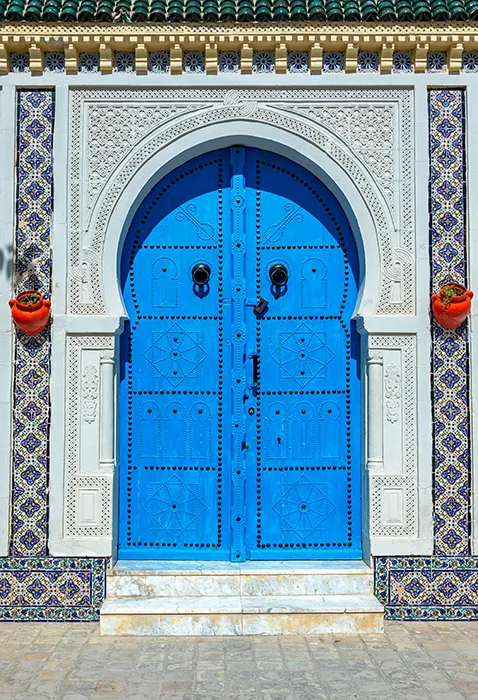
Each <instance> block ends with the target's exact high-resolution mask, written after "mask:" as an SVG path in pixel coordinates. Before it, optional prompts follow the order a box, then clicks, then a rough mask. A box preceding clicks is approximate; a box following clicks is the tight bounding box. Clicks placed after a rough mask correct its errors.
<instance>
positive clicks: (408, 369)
mask: <svg viewBox="0 0 478 700" xmlns="http://www.w3.org/2000/svg"><path fill="white" fill-rule="evenodd" d="M369 351H370V353H374V354H376V353H378V352H380V353H381V354H382V355H383V362H384V376H383V388H382V392H383V399H384V400H383V405H384V411H383V416H382V426H381V427H382V430H383V445H384V462H383V468H382V469H380V470H377V471H373V472H369V479H370V492H371V499H370V515H371V517H370V532H371V535H372V537H390V538H393V537H417V533H418V513H419V511H418V470H417V453H418V437H417V405H418V400H417V377H416V367H417V356H416V352H417V347H416V336H414V335H396V336H392V335H383V336H371V337H369Z"/></svg>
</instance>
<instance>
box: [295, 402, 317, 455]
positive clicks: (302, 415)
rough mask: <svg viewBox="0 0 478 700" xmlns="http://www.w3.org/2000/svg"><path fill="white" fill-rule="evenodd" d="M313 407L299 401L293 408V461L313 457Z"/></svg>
mask: <svg viewBox="0 0 478 700" xmlns="http://www.w3.org/2000/svg"><path fill="white" fill-rule="evenodd" d="M314 423H315V420H314V407H313V406H312V404H310V403H308V402H307V401H301V402H300V403H298V404H297V405H296V406H295V408H294V416H293V419H292V456H293V457H294V458H295V459H299V460H300V459H313V458H314V457H315V425H314Z"/></svg>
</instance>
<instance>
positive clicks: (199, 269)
mask: <svg viewBox="0 0 478 700" xmlns="http://www.w3.org/2000/svg"><path fill="white" fill-rule="evenodd" d="M191 277H192V278H193V282H194V284H196V285H197V286H198V287H205V286H206V284H209V280H210V279H211V268H210V267H209V265H208V264H207V263H205V262H199V263H196V264H195V265H194V267H193V269H192V272H191Z"/></svg>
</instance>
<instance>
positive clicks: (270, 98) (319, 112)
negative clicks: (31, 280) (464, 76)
mask: <svg viewBox="0 0 478 700" xmlns="http://www.w3.org/2000/svg"><path fill="white" fill-rule="evenodd" d="M71 99H72V117H71V119H72V124H71V151H70V152H71V162H70V183H71V188H70V208H69V245H70V248H69V269H70V271H71V273H70V278H69V285H68V286H69V302H68V303H69V311H70V312H71V313H75V314H104V313H107V309H106V305H105V301H104V293H103V290H102V288H101V275H100V268H101V264H102V256H103V245H104V240H105V234H106V229H107V225H108V221H109V219H110V217H111V215H112V213H113V212H114V209H115V206H116V203H117V202H118V200H119V197H120V196H121V194H122V192H123V190H124V188H125V187H126V185H127V183H128V182H130V180H131V178H132V177H133V176H134V174H135V173H137V172H139V171H140V169H141V167H142V166H143V164H144V163H145V162H146V161H147V160H149V159H150V158H151V157H152V156H153V155H154V154H156V153H159V152H160V150H161V149H162V148H164V147H165V146H167V145H168V144H170V143H172V142H173V141H174V140H175V139H177V138H178V137H180V136H183V135H186V134H188V133H191V132H194V131H196V130H198V129H200V128H201V127H202V126H207V125H214V124H221V123H225V122H230V121H231V120H234V119H237V120H241V119H247V120H248V121H253V122H258V123H261V124H269V125H271V126H275V127H279V128H280V129H282V130H285V131H288V132H290V133H293V134H295V135H297V134H298V135H300V136H301V137H302V138H303V139H304V143H310V144H313V145H315V146H318V147H319V148H320V149H321V150H323V151H324V152H325V153H327V155H328V156H329V157H330V158H332V159H333V160H334V161H335V162H336V163H337V164H338V165H339V166H340V167H341V168H342V169H343V170H344V171H346V172H347V173H348V174H349V176H350V177H351V178H352V179H353V180H354V182H355V183H356V186H357V188H358V189H359V190H360V192H361V195H362V197H363V199H364V200H365V203H366V206H367V208H368V210H369V211H370V213H371V215H372V218H373V221H374V226H375V230H376V235H377V238H378V243H379V248H380V255H381V278H382V279H381V294H380V302H379V304H378V307H377V309H376V313H380V314H412V313H414V309H415V300H414V244H413V231H414V219H413V181H414V178H413V150H412V149H413V130H412V94H411V91H410V90H407V89H389V90H378V89H355V90H350V89H317V90H299V89H280V90H279V89H277V90H275V89H269V90H244V89H243V90H224V89H216V90H209V89H190V90H184V89H179V88H178V89H164V90H160V89H144V90H133V89H117V90H104V89H97V90H94V89H91V90H73V91H72V98H71ZM135 125H136V126H135ZM345 125H347V128H346V126H345ZM397 144H400V148H397ZM118 235H119V232H118Z"/></svg>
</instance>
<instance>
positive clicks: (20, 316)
mask: <svg viewBox="0 0 478 700" xmlns="http://www.w3.org/2000/svg"><path fill="white" fill-rule="evenodd" d="M31 294H36V295H37V296H38V297H39V301H37V302H36V303H35V304H22V299H25V297H28V296H30V295H31ZM8 303H9V304H10V308H11V310H12V318H13V321H14V323H15V325H16V326H17V328H19V329H20V330H21V331H22V333H25V335H38V333H41V332H42V330H43V329H44V328H45V326H46V324H47V323H48V319H49V318H50V306H51V302H50V301H48V300H47V299H44V298H43V297H42V295H41V294H40V293H39V292H22V293H21V294H19V295H18V296H17V298H16V299H10V301H9V302H8Z"/></svg>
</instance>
